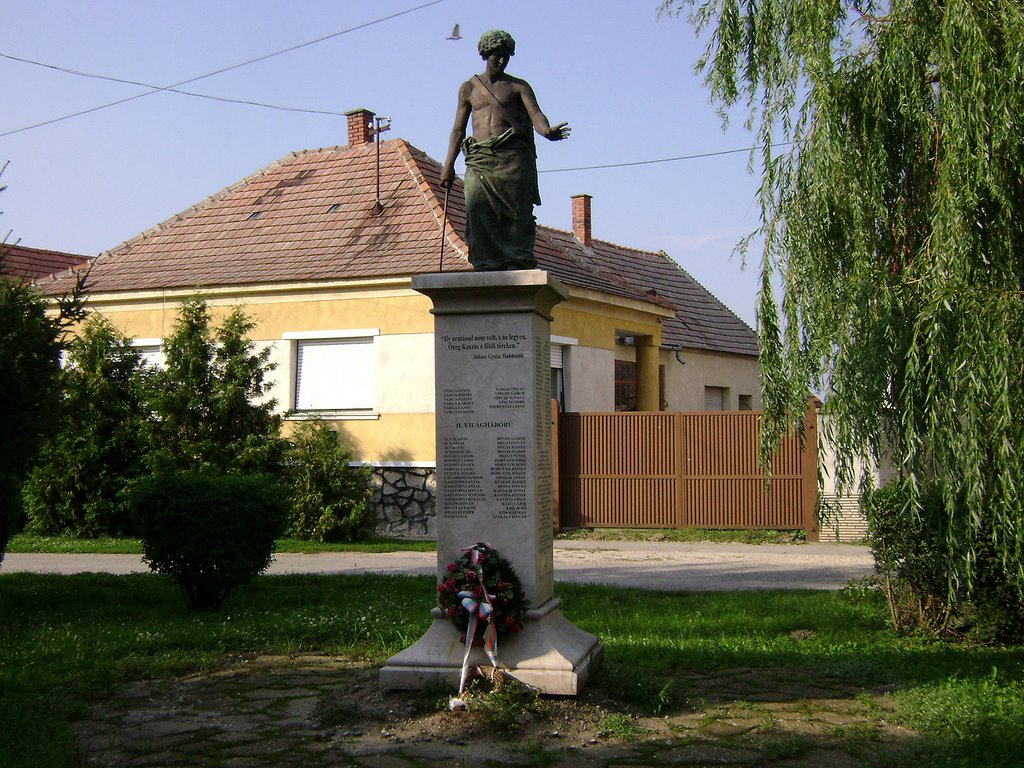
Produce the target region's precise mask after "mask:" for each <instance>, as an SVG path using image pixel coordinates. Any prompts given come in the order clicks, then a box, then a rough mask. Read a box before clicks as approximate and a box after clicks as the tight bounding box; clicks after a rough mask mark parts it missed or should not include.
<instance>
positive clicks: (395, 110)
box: [0, 0, 758, 325]
mask: <svg viewBox="0 0 1024 768" xmlns="http://www.w3.org/2000/svg"><path fill="white" fill-rule="evenodd" d="M427 3H429V0H374V2H364V1H362V0H333V1H330V0H293V2H281V1H280V0H275V1H273V2H271V1H270V0H202V1H201V2H199V1H195V0H173V2H166V1H165V2H155V1H154V0H132V1H130V2H129V1H126V0H93V1H92V2H85V1H84V0H33V1H32V2H26V1H25V0H0V54H5V55H7V56H13V57H18V58H22V59H30V60H33V61H36V62H40V63H43V64H48V65H55V66H59V67H64V68H67V69H72V70H76V71H79V72H86V73H92V74H101V75H106V76H110V77H116V78H121V79H126V80H133V81H137V82H141V83H149V84H153V85H161V86H166V85H170V84H173V83H177V82H180V81H183V80H186V79H188V78H192V77H195V76H198V75H203V74H206V73H209V72H212V71H215V70H220V69H222V68H225V67H230V66H232V65H235V64H239V63H241V62H244V61H248V60H251V59H254V58H258V57H261V56H264V55H266V54H270V53H274V52H277V51H282V50H284V49H287V48H290V47H292V46H297V45H299V44H302V43H306V42H309V41H312V40H315V39H317V38H321V37H325V36H328V35H332V34H333V33H337V32H342V31H343V30H348V29H352V31H350V32H346V33H344V34H339V35H336V36H333V37H331V38H330V39H327V40H324V41H322V42H318V43H314V44H311V45H306V46H304V47H301V48H298V49H296V50H292V51H290V52H287V53H282V54H281V55H278V56H274V57H272V58H268V59H265V60H263V61H260V62H257V63H254V64H251V65H248V66H244V67H240V68H237V69H233V70H231V71H228V72H224V73H221V74H218V75H215V76H213V77H209V78H205V79H202V80H199V81H197V82H194V83H191V84H189V85H186V86H182V87H183V88H185V89H188V90H191V91H194V92H198V93H203V94H208V95H212V96H218V97H227V98H232V99H240V100H248V101H255V102H261V103H264V104H270V105H276V106H284V107H294V108H302V109H308V110H323V111H327V112H336V113H339V114H340V113H344V112H346V111H348V110H350V109H354V108H357V107H365V108H367V109H370V110H373V111H374V112H376V113H377V114H378V115H388V116H390V117H391V119H392V128H391V131H390V133H389V134H387V138H398V137H401V138H404V139H406V140H408V141H409V142H410V143H412V144H414V145H415V146H417V147H419V148H420V149H422V150H424V151H425V152H427V153H428V154H429V155H431V156H432V157H434V158H436V159H438V160H442V159H443V157H444V153H445V150H446V148H447V141H448V135H449V132H450V130H451V123H452V117H453V115H454V110H455V96H456V92H457V89H458V86H459V84H460V83H461V82H462V81H463V80H465V79H466V78H467V77H468V76H470V75H471V74H473V73H475V72H478V71H480V70H481V69H482V62H481V60H480V58H479V56H478V55H477V52H476V41H477V39H478V38H479V36H480V34H481V33H482V32H484V31H486V30H488V29H492V28H503V29H507V30H508V31H509V32H511V33H512V35H513V36H514V37H515V38H516V41H517V54H516V56H515V57H514V58H513V59H512V62H511V64H510V65H509V69H508V71H509V72H510V73H511V74H515V75H518V76H520V77H524V78H526V79H527V80H529V81H530V83H531V84H532V85H533V87H534V90H535V91H536V93H537V96H538V100H539V102H540V105H541V108H542V109H543V110H544V112H545V113H546V114H547V116H548V117H549V118H550V119H551V121H552V122H553V123H554V122H562V121H568V122H569V123H570V125H571V126H572V129H573V133H572V137H571V138H570V139H569V140H568V141H564V142H546V141H543V140H540V142H539V144H538V165H539V168H540V170H541V176H540V186H541V196H542V198H543V199H544V204H543V205H542V206H541V207H539V208H538V209H537V211H536V213H537V218H538V220H539V221H540V222H541V223H542V224H546V225H548V226H552V227H558V228H560V229H569V228H570V227H571V222H570V210H571V209H570V200H569V198H570V196H571V195H573V194H578V193H587V194H590V195H593V198H594V199H593V232H594V236H595V237H597V238H600V239H604V240H610V241H612V242H617V243H621V244H623V245H628V246H632V247H636V248H644V249H649V250H665V251H667V252H668V253H669V254H670V255H671V256H672V257H673V258H674V259H676V261H678V262H679V263H680V264H682V265H683V267H685V268H686V269H687V270H688V271H689V272H690V273H691V274H692V275H693V276H694V277H695V278H697V279H698V280H699V281H700V282H701V283H702V284H704V285H705V286H706V287H707V288H708V289H709V290H711V291H712V292H713V293H714V294H715V295H717V296H718V297H719V298H720V299H721V300H722V301H724V302H725V303H726V304H727V305H728V306H729V307H730V308H731V309H732V310H733V311H735V312H736V313H737V314H738V315H739V316H740V317H742V318H743V319H744V320H746V321H747V322H748V323H750V324H751V325H753V322H754V301H755V297H756V291H757V284H758V265H757V263H756V254H755V259H754V263H752V264H750V265H748V267H747V269H746V270H745V271H744V270H742V269H741V265H740V261H739V257H738V256H735V255H733V249H734V246H735V245H736V243H737V242H738V241H739V239H740V238H741V237H742V236H743V235H745V234H747V233H749V232H750V231H752V230H753V229H754V228H755V227H756V226H757V222H758V208H757V204H756V201H755V192H756V188H757V184H758V180H757V178H756V177H755V176H753V175H751V174H750V173H748V171H747V161H748V155H747V154H746V153H744V152H738V153H733V154H726V155H719V156H715V157H707V158H696V159H689V160H677V161H672V162H655V163H646V164H641V165H628V166H625V167H619V168H602V169H591V170H562V169H580V168H586V167H588V166H596V165H608V164H617V163H641V162H646V161H657V160H664V159H667V158H678V157H684V156H690V155H699V154H705V153H713V152H721V151H725V150H736V149H742V148H744V147H749V146H750V145H751V143H752V137H751V136H750V134H749V133H747V132H746V131H745V130H744V129H743V127H742V124H743V116H742V115H737V116H736V117H734V119H733V121H732V124H731V126H730V128H729V130H728V131H723V130H722V125H721V120H720V119H719V117H718V115H717V114H716V113H715V109H714V108H713V107H712V106H711V105H710V104H709V103H708V96H707V91H706V90H705V88H704V87H703V85H702V83H701V80H700V78H699V77H698V76H696V75H694V74H693V64H694V62H695V61H696V59H697V57H698V56H699V54H700V52H701V50H702V44H701V43H700V41H698V40H697V39H696V38H695V36H694V33H693V30H692V28H691V27H690V25H689V24H688V22H687V21H686V20H685V19H682V18H670V17H662V18H658V13H657V10H658V6H659V2H658V0H557V1H556V2H552V1H551V0H547V2H535V1H534V0H516V2H514V3H513V2H503V3H498V2H491V1H490V0H441V1H440V2H435V3H431V4H429V5H427ZM419 6H426V7H419ZM412 9H415V10H412ZM403 11H409V12H408V13H402V12H403ZM394 14H402V15H397V16H395V17H394V18H390V19H386V20H382V19H385V17H388V16H392V15H394ZM374 22H376V23H374ZM456 23H458V24H459V25H460V30H461V34H462V36H463V39H461V40H457V41H450V40H447V39H446V38H447V37H448V36H449V35H450V34H451V31H452V27H453V26H454V25H455V24H456ZM362 25H366V26H362ZM359 26H362V28H361V29H353V28H355V27H359ZM0 89H2V93H3V94H4V99H3V109H2V110H0V134H6V135H0V165H2V164H3V163H4V162H6V161H9V166H8V168H7V170H6V172H5V173H4V176H3V183H4V184H6V185H7V187H8V189H7V191H5V192H4V193H3V195H2V196H0V210H2V211H3V216H2V217H0V230H2V232H0V236H2V235H3V234H6V233H7V232H8V231H11V232H12V235H11V237H10V238H9V239H15V240H20V242H21V244H22V245H29V246H34V247H39V248H53V249H57V250H65V251H70V252H76V253H85V254H89V255H95V254H97V253H100V252H101V251H104V250H107V249H109V248H112V247H114V246H116V245H118V244H119V243H121V242H123V241H124V240H127V239H128V238H130V237H132V236H134V235H135V234H137V233H138V232H140V231H142V230H144V229H147V228H149V227H151V226H153V225H155V224H157V223H159V222H161V221H163V220H165V219H167V218H169V217H171V216H173V215H174V214H176V213H178V212H179V211H182V210H184V209H186V208H187V207H189V206H190V205H193V204H194V203H197V202H199V201H201V200H203V199H204V198H206V197H207V196H209V195H211V194H213V193H215V192H217V191H219V190H220V189H222V188H224V187H226V186H228V185H230V184H232V183H234V182H235V181H237V180H239V179H241V178H242V177H244V176H246V175H248V174H250V173H252V172H254V171H256V170H257V169H259V168H261V167H263V166H265V165H268V164H269V163H271V162H273V161H274V160H276V159H278V158H280V157H284V156H285V155H287V154H289V153H290V152H293V151H296V150H301V149H309V148H316V147H323V146H334V145H339V144H345V143H346V135H345V119H344V117H340V116H338V115H324V114H311V113H305V112H287V111H279V110H274V109H269V108H266V107H256V106H250V105H242V104H233V103H225V102H221V101H213V100H209V99H201V98H194V97H189V96H184V95H180V94H176V93H170V92H166V91H164V92H157V93H153V94H150V95H147V96H144V97H142V98H137V99H134V100H132V101H128V102H126V103H123V104H119V105H117V106H113V107H110V108H106V109H100V110H96V111H93V112H90V113H88V114H85V115H81V116H78V117H74V118H70V119H66V120H62V121H59V122H54V123H52V124H49V125H43V126H40V127H36V128H32V129H30V130H19V129H22V128H25V127H26V126H31V125H34V124H37V123H41V122H44V121H48V120H52V119H54V118H60V117H62V116H65V115H68V114H71V113H74V112H78V111H81V110H87V109H91V108H93V107H97V106H100V105H104V104H107V103H109V102H113V101H116V100H119V99H123V98H126V97H129V96H135V95H136V94H140V93H145V92H146V89H145V88H142V87H140V86H136V85H126V84H123V83H115V82H109V81H104V80H99V79H92V78H85V77H80V76H74V75H71V74H67V73H65V72H61V71H57V70H54V69H51V68H46V67H42V66H38V65H33V64H27V63H23V62H19V61H13V60H11V59H9V58H0ZM457 170H458V171H459V173H460V174H461V173H462V166H461V163H460V164H459V166H458V168H457Z"/></svg>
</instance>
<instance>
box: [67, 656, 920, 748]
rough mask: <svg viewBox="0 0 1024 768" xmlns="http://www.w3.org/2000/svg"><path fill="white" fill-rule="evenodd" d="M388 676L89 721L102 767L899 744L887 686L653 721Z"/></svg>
mask: <svg viewBox="0 0 1024 768" xmlns="http://www.w3.org/2000/svg"><path fill="white" fill-rule="evenodd" d="M377 673H378V670H377V667H376V666H373V667H370V666H367V665H364V664H356V663H352V662H349V661H345V660H340V659H333V658H328V657H315V656H314V657H297V658H279V657H251V658H236V659H233V660H232V661H231V663H229V664H228V665H227V666H225V667H224V668H222V669H219V670H217V671H214V672H209V673H204V674H200V675H193V676H190V677H186V678H180V679H174V680H161V681H148V682H141V683H132V684H129V685H125V686H124V687H122V688H121V689H120V690H118V691H117V692H116V693H115V694H114V695H113V696H112V697H111V698H110V699H109V700H107V701H106V702H104V703H103V704H101V705H99V706H97V707H96V708H95V709H94V711H93V712H92V713H91V714H90V716H89V717H88V718H87V719H84V720H81V721H79V722H77V723H76V724H74V730H75V734H76V738H77V742H78V745H79V747H80V749H81V752H82V755H83V762H84V763H85V764H86V765H91V766H129V767H132V768H142V767H144V766H145V767H149V766H154V767H155V766H189V765H196V766H198V765H203V766H211V765H216V766H225V767H228V768H236V767H237V768H243V767H261V766H282V767H291V766H296V767H297V766H306V765H318V766H364V767H365V768H389V767H390V766H395V767H397V766H409V767H410V768H412V767H415V766H433V765H446V766H469V765H474V766H480V765H484V766H487V765H490V766H499V765H501V766H505V767H506V768H510V767H511V766H554V765H558V766H566V767H567V768H573V767H574V766H597V765H609V764H623V765H655V764H656V765H691V766H692V765H709V764H715V765H727V766H728V765H735V766H746V765H793V766H801V765H826V764H827V765H830V766H831V767H832V768H844V767H845V766H859V765H867V764H869V761H870V760H871V759H872V756H873V755H875V754H876V753H877V752H880V751H881V750H882V749H883V748H884V746H885V745H886V744H887V743H890V742H892V741H893V740H896V739H904V740H905V739H912V738H916V737H915V735H914V734H912V733H910V732H908V731H905V730H903V729H901V728H899V727H898V726H896V725H894V724H893V723H892V722H891V719H892V718H891V709H890V707H889V704H888V701H887V699H886V698H885V696H883V695H881V694H880V693H878V692H869V691H857V690H853V689H849V688H843V687H835V686H828V685H827V684H820V685H816V684H813V683H809V682H808V681H796V680H787V679H786V677H785V673H784V672H780V671H778V670H769V671H762V672H759V671H757V670H736V671H732V672H723V673H716V674H714V675H698V674H694V675H692V676H689V677H688V678H687V680H686V681H685V682H686V686H687V691H688V701H687V703H686V704H685V705H683V706H679V707H676V708H675V709H673V710H672V711H666V712H663V713H661V714H660V715H659V716H657V717H652V716H642V715H639V714H637V713H635V712H632V711H630V709H629V708H628V707H627V706H625V705H623V704H622V703H621V702H619V701H617V700H616V699H615V698H614V696H613V695H610V694H609V693H607V692H605V691H602V690H601V688H600V686H593V687H591V688H589V689H587V690H586V691H585V692H584V693H583V694H582V695H580V696H579V697H576V698H551V697H539V696H536V695H533V694H531V693H530V692H528V691H525V690H523V689H522V688H520V687H518V686H515V685H509V686H506V687H503V688H502V689H501V690H499V691H496V692H492V693H490V694H488V695H486V696H484V695H481V696H480V697H478V698H475V699H472V698H471V699H470V701H469V708H468V709H466V710H463V711H454V712H453V711H450V710H449V709H448V701H449V695H450V694H449V692H444V691H420V692H413V693H410V692H387V691H383V690H381V689H380V687H379V686H378V684H377Z"/></svg>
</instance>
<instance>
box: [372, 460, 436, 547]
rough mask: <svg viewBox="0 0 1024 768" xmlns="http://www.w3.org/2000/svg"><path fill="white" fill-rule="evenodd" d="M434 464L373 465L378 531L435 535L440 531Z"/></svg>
mask: <svg viewBox="0 0 1024 768" xmlns="http://www.w3.org/2000/svg"><path fill="white" fill-rule="evenodd" d="M436 474H437V473H436V470H435V469H434V468H433V467H388V466H383V467H374V468H373V477H372V482H373V500H372V502H371V503H372V504H373V507H374V509H376V510H377V518H378V520H377V535H378V536H387V537H389V538H407V539H433V538H435V537H436V535H437V530H436V525H435V523H436V521H437V512H436V509H435V506H434V498H435V495H436V491H437V481H436Z"/></svg>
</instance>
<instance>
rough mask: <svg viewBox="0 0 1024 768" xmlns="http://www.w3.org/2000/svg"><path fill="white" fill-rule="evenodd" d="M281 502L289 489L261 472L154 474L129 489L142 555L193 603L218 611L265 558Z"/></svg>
mask: <svg viewBox="0 0 1024 768" xmlns="http://www.w3.org/2000/svg"><path fill="white" fill-rule="evenodd" d="M286 509H287V490H286V489H285V488H283V487H282V486H281V485H280V484H279V483H278V482H277V481H276V480H274V479H272V478H269V477H266V476H263V475H216V474H207V473H203V472H173V473H166V474H156V475H151V476H149V477H146V478H144V479H143V480H140V481H138V482H137V483H136V485H135V486H134V488H133V492H132V517H133V521H134V523H135V527H136V530H137V531H138V532H139V535H140V536H141V538H142V547H143V559H144V560H145V561H146V562H147V563H148V564H149V567H150V568H151V569H152V570H154V571H156V572H157V573H160V574H164V575H166V576H170V577H171V578H173V579H174V580H175V581H176V582H177V583H178V586H179V587H180V588H181V591H182V592H183V593H184V595H185V599H186V600H187V602H188V605H189V607H190V608H192V609H193V610H217V609H218V608H220V606H221V604H222V603H223V602H224V599H225V598H227V597H228V595H229V594H231V592H232V590H233V589H234V588H235V587H238V586H239V585H241V584H244V583H246V582H247V581H249V580H251V579H252V578H253V577H254V576H256V575H257V574H259V573H262V572H263V571H264V570H265V569H266V568H267V566H268V565H270V562H271V560H272V559H273V552H274V540H275V539H276V538H277V537H278V536H279V535H280V534H281V532H282V530H283V527H284V517H285V513H286Z"/></svg>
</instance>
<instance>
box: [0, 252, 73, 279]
mask: <svg viewBox="0 0 1024 768" xmlns="http://www.w3.org/2000/svg"><path fill="white" fill-rule="evenodd" d="M88 262H89V257H88V256H82V255H81V254H77V253H62V252H60V251H48V250H44V249H42V248H29V247H27V246H24V245H4V246H0V275H4V276H13V277H21V278H26V279H29V280H32V279H35V278H37V277H45V276H46V275H52V274H53V273H55V272H61V271H63V270H65V269H69V268H71V267H76V266H78V265H79V264H86V263H88Z"/></svg>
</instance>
